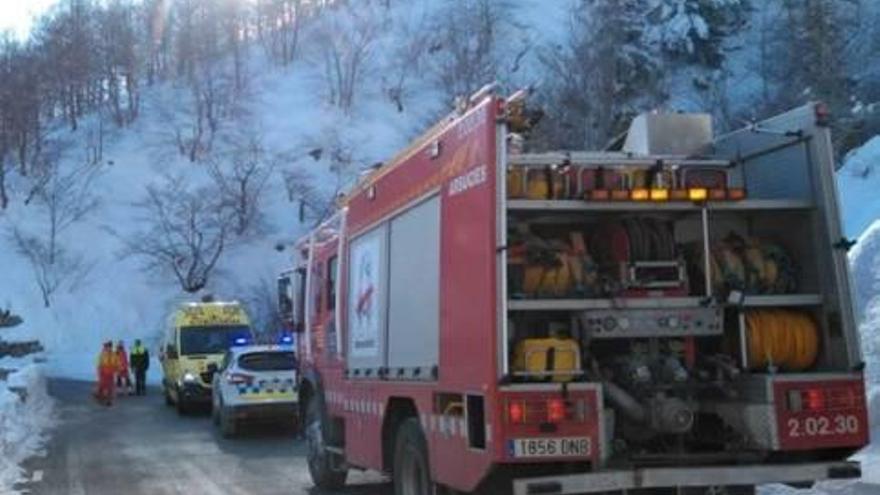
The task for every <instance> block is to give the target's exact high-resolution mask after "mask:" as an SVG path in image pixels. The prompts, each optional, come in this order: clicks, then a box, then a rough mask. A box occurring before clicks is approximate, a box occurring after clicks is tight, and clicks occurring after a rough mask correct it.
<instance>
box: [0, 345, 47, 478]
mask: <svg viewBox="0 0 880 495" xmlns="http://www.w3.org/2000/svg"><path fill="white" fill-rule="evenodd" d="M8 364H9V361H7V360H2V361H0V368H3V367H5V366H7V365H8ZM53 421H54V407H53V401H52V399H51V398H50V397H49V393H48V391H47V389H46V379H45V377H44V375H43V369H42V366H41V365H39V364H27V365H25V366H24V367H22V368H21V369H19V370H18V371H15V372H13V373H12V374H10V375H9V376H8V377H7V378H6V380H5V381H2V380H0V493H4V494H5V493H15V491H14V490H13V486H14V485H15V483H18V482H20V481H22V475H23V474H24V473H23V470H22V468H21V463H22V462H23V461H24V460H25V459H27V458H29V457H31V456H33V455H36V454H38V453H40V451H41V450H42V448H43V445H44V444H45V442H46V439H47V434H46V430H47V429H48V428H49V427H50V426H51V425H52V424H53Z"/></svg>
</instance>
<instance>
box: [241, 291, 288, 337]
mask: <svg viewBox="0 0 880 495" xmlns="http://www.w3.org/2000/svg"><path fill="white" fill-rule="evenodd" d="M245 304H247V308H248V316H250V317H251V323H252V325H253V327H254V328H255V329H256V330H257V331H258V332H262V333H264V334H267V335H269V336H273V335H272V333H273V332H276V331H277V330H278V329H280V328H282V325H281V323H282V320H281V314H280V313H279V311H278V288H277V286H276V285H275V281H274V280H271V279H265V278H261V279H260V280H259V281H258V282H257V283H255V284H254V285H252V286H250V287H249V288H248V291H247V296H246V298H245ZM270 341H271V342H272V343H275V342H277V341H274V340H270Z"/></svg>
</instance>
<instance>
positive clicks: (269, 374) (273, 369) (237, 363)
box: [211, 345, 299, 437]
mask: <svg viewBox="0 0 880 495" xmlns="http://www.w3.org/2000/svg"><path fill="white" fill-rule="evenodd" d="M295 368H296V356H295V354H294V351H293V348H292V347H291V346H285V345H281V346H278V345H248V346H241V347H232V348H231V349H229V351H228V352H227V353H226V355H225V356H224V357H223V361H222V363H221V364H220V367H219V368H218V369H217V371H216V373H214V383H213V385H214V386H213V394H212V408H211V411H212V414H211V415H212V417H213V419H214V424H215V425H217V426H218V427H219V428H220V431H221V432H222V433H223V436H225V437H230V436H233V435H235V433H236V431H237V429H238V427H239V425H240V424H241V422H243V421H246V420H247V421H252V420H277V421H279V422H283V423H285V424H289V425H295V424H296V421H297V420H298V417H297V416H298V412H299V407H298V402H297V393H296V370H295Z"/></svg>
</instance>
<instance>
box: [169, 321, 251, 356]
mask: <svg viewBox="0 0 880 495" xmlns="http://www.w3.org/2000/svg"><path fill="white" fill-rule="evenodd" d="M250 335H251V329H250V327H248V326H246V325H227V326H192V327H182V328H181V329H180V353H181V354H184V355H186V354H219V353H222V352H226V350H227V349H229V348H230V347H232V345H233V344H235V341H236V340H238V339H246V340H249V339H250Z"/></svg>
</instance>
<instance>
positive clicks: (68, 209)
mask: <svg viewBox="0 0 880 495" xmlns="http://www.w3.org/2000/svg"><path fill="white" fill-rule="evenodd" d="M64 148H65V146H64V145H63V144H61V143H58V142H52V143H49V145H48V146H46V147H45V148H44V151H43V154H42V155H41V156H40V157H39V158H40V165H39V168H37V170H38V171H39V175H36V176H34V178H33V181H34V183H33V186H32V187H31V190H30V193H29V194H28V197H27V199H26V200H25V204H28V205H32V206H33V207H35V208H37V213H36V214H35V215H33V217H32V220H31V221H30V222H29V225H28V227H29V228H24V227H22V226H13V227H11V229H10V231H9V237H10V239H11V240H12V242H13V244H14V245H15V247H16V250H17V251H18V253H19V254H20V255H22V256H23V257H24V258H25V259H27V261H28V262H29V263H30V265H31V268H32V270H33V272H34V278H35V281H36V283H37V286H38V287H39V288H40V292H41V294H42V296H43V304H44V305H45V306H46V307H49V306H50V305H51V299H52V295H53V294H54V293H55V292H56V291H57V290H58V289H59V288H61V287H63V286H65V285H68V286H70V287H74V286H76V285H77V284H78V283H79V282H80V281H81V280H82V279H83V278H84V277H85V276H86V274H87V273H88V271H89V269H90V266H89V265H88V263H86V261H85V259H84V258H83V256H81V255H79V254H77V253H75V252H73V251H72V250H71V249H70V247H69V244H68V243H66V242H63V234H64V233H65V232H66V231H67V230H68V229H70V228H71V227H73V226H74V225H76V224H77V223H79V222H80V221H82V220H83V219H84V218H85V217H86V216H87V215H88V214H89V213H91V212H92V211H94V210H95V208H97V206H98V205H99V202H98V199H97V198H96V197H95V196H94V195H93V194H92V191H91V186H92V182H93V180H94V179H95V177H96V176H97V173H98V169H97V168H95V167H94V166H91V165H85V166H81V167H78V168H74V169H71V170H69V171H65V170H63V169H62V167H61V166H60V163H61V158H62V156H63V151H64Z"/></svg>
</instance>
